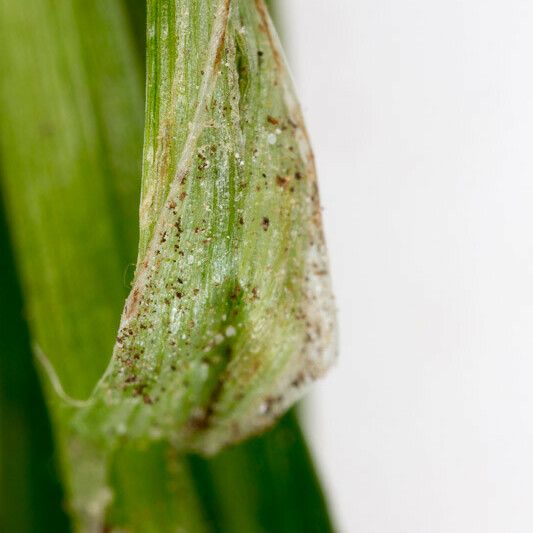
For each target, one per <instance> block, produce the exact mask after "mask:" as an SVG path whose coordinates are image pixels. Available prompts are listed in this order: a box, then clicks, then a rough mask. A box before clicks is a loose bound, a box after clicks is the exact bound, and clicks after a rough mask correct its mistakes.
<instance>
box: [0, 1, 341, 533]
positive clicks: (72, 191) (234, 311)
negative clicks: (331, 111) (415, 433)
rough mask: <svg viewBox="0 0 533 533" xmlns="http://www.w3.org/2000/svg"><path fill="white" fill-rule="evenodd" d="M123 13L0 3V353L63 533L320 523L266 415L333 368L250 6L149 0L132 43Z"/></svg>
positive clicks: (298, 157) (324, 283) (313, 265)
mask: <svg viewBox="0 0 533 533" xmlns="http://www.w3.org/2000/svg"><path fill="white" fill-rule="evenodd" d="M143 8H144V5H141V4H139V3H134V2H131V1H130V2H123V1H121V0H105V1H104V0H93V1H91V2H82V1H81V0H74V1H70V0H69V1H67V0H61V1H59V2H50V1H49V0H32V1H31V2H30V1H29V0H21V1H20V2H11V1H10V0H0V36H1V37H0V39H1V43H2V47H1V49H2V52H1V54H0V61H1V63H0V65H1V71H0V163H1V167H0V168H1V177H2V181H1V183H2V195H3V198H4V202H5V206H6V218H7V222H8V226H9V230H10V235H11V242H12V243H13V248H14V252H15V253H14V255H15V259H16V265H17V274H14V273H13V275H12V276H11V278H6V279H11V280H12V283H13V284H14V283H16V279H17V277H18V279H20V281H21V285H22V293H23V295H24V312H25V315H26V316H27V319H28V326H29V334H26V333H22V334H20V335H18V336H16V337H15V339H16V340H14V341H13V343H11V344H10V343H8V342H4V343H3V344H2V345H1V346H2V349H3V350H5V352H4V353H2V357H3V358H8V357H10V356H11V354H10V353H8V352H10V350H12V346H13V345H15V344H16V345H17V346H18V347H19V348H18V349H19V350H20V351H21V353H28V352H29V350H30V349H31V351H32V352H33V354H34V358H35V360H36V361H37V370H38V372H39V375H40V379H41V383H42V386H43V389H44V396H45V398H46V406H47V409H48V412H49V414H50V420H51V426H52V429H53V438H54V441H55V446H56V455H57V457H58V461H57V463H58V468H59V471H60V477H61V479H62V486H63V491H64V496H63V499H64V501H65V508H66V510H67V514H68V515H69V517H70V521H71V527H72V528H73V529H74V530H76V531H83V532H85V531H87V532H93V531H94V532H96V531H98V532H99V531H132V532H133V531H138V532H152V531H153V532H166V531H186V532H197V531H198V532H204V531H205V532H209V531H228V532H255V531H257V532H270V531H272V532H274V531H276V532H278V531H287V532H293V531H294V532H297V531H302V532H303V531H329V530H331V523H330V520H329V517H328V514H327V510H326V506H325V504H324V499H323V495H322V492H321V490H320V487H319V484H318V482H317V479H316V476H315V474H314V471H313V467H312V463H311V461H310V459H309V455H308V452H307V450H306V447H305V444H304V442H303V438H302V435H301V433H300V431H299V429H298V424H297V421H296V419H295V417H294V414H292V413H289V414H288V415H286V416H285V418H284V419H283V420H282V421H281V422H280V423H279V424H278V425H275V424H276V421H277V419H278V418H279V417H280V416H282V415H283V414H284V413H285V411H286V410H287V409H288V408H290V407H291V405H292V404H293V403H294V402H295V401H296V400H297V399H298V398H300V397H301V396H302V394H303V393H304V392H305V391H306V389H307V386H308V385H309V384H310V383H311V382H312V381H313V380H315V379H316V378H318V377H320V376H321V375H322V374H323V373H324V372H325V371H326V370H327V368H328V367H329V365H330V364H331V362H332V360H333V359H334V355H335V317H334V309H333V299H332V296H331V289H330V283H329V275H328V265H327V256H326V249H325V244H324V238H323V233H322V226H321V215H320V205H319V199H318V188H317V182H316V176H315V170H314V162H313V156H312V151H311V148H310V145H309V141H308V138H307V134H306V132H305V127H304V124H303V120H302V116H301V112H300V109H299V106H298V103H297V100H296V98H295V96H294V90H293V87H292V83H291V80H290V77H289V75H288V72H287V67H286V65H285V60H284V58H283V54H282V52H281V49H280V46H279V43H278V40H277V37H276V34H275V31H274V29H273V26H272V23H271V21H270V18H269V15H268V12H267V8H266V6H265V4H264V3H263V1H262V0H257V1H253V0H148V2H147V6H146V13H147V17H146V37H145V39H146V40H145V43H146V44H145V45H144V38H143V37H142V32H139V31H138V28H139V21H143V20H144V17H143ZM144 46H146V102H145V104H144V105H143V82H142V77H143V50H144ZM143 138H144V148H142V144H143ZM141 161H142V170H141ZM141 174H142V180H139V176H140V175H141ZM139 203H140V209H139V211H138V205H139ZM5 242H6V248H5V255H6V257H8V256H9V255H10V251H9V248H8V240H7V239H6V241H5ZM6 264H7V263H6ZM7 275H8V272H7V271H6V276H7ZM9 287H11V285H9ZM5 293H6V297H8V296H9V298H11V299H10V300H7V301H6V306H8V305H10V303H12V305H19V307H20V304H17V298H18V296H17V295H16V290H15V291H14V292H13V291H11V292H10V291H9V290H6V291H5ZM11 293H13V294H14V295H13V294H11ZM124 302H125V303H124ZM17 324H18V325H17V327H18V328H19V330H20V331H24V328H25V324H24V322H23V321H22V320H19V322H17ZM117 331H118V333H117ZM5 337H6V339H7V338H8V334H7V332H6V333H5ZM17 343H18V344H17ZM30 346H31V348H30ZM26 361H27V362H28V361H29V357H27V359H26ZM11 364H16V362H15V361H13V362H12V363H11ZM27 364H28V363H27ZM2 368H10V367H9V365H7V364H4V365H3V366H2ZM29 375H30V374H29ZM32 383H33V384H32V385H31V387H36V386H37V385H36V381H35V380H34V381H33V382H32ZM4 396H6V397H7V394H4ZM9 400H10V398H7V400H6V402H5V404H6V405H7V404H9ZM5 411H6V412H7V413H9V411H8V410H7V408H6V409H5ZM23 422H25V423H26V424H27V425H28V426H29V425H31V419H30V418H27V420H25V421H24V420H23ZM272 426H274V427H273V429H270V431H267V433H265V434H263V435H260V434H261V433H262V432H264V431H266V430H268V429H269V428H271V427H272ZM4 427H7V426H6V425H5V424H4ZM11 434H12V435H16V431H11ZM254 435H260V436H257V437H253V436H254ZM249 437H253V438H252V439H251V440H248V441H246V442H242V441H245V440H246V439H247V438H249ZM12 448H15V446H12ZM2 457H4V458H5V457H7V453H4V451H3V450H2ZM4 463H7V461H5V460H4V461H3V464H4ZM8 492H9V491H6V493H8ZM57 492H59V489H56V493H57ZM8 497H9V496H6V497H5V498H3V499H5V500H6V501H7V499H8ZM32 501H35V498H34V499H31V498H29V499H28V502H29V503H28V506H27V510H26V513H27V512H31V509H32V507H33V506H32V504H31V502H32ZM2 503H3V502H2ZM5 514H6V515H9V511H7V512H6V513H5ZM20 514H24V512H21V513H20ZM2 519H4V518H2ZM26 523H27V524H31V523H32V521H31V520H27V521H26ZM57 523H58V524H62V526H61V527H67V525H66V524H67V521H66V520H65V519H64V517H61V516H58V517H57ZM11 524H15V522H14V521H11ZM13 527H15V526H13ZM27 527H28V528H29V527H30V525H28V526H27ZM32 527H33V529H28V530H38V529H39V528H40V529H41V530H42V531H54V530H55V529H53V528H51V529H47V525H46V524H43V523H41V522H40V521H37V522H34V523H33V526H32ZM18 530H19V531H21V530H22V529H18Z"/></svg>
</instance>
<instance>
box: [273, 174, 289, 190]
mask: <svg viewBox="0 0 533 533" xmlns="http://www.w3.org/2000/svg"><path fill="white" fill-rule="evenodd" d="M288 182H289V178H288V177H285V176H276V185H277V186H278V187H281V188H284V187H285V185H287V183H288Z"/></svg>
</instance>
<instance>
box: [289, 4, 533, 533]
mask: <svg viewBox="0 0 533 533" xmlns="http://www.w3.org/2000/svg"><path fill="white" fill-rule="evenodd" d="M280 3H282V4H284V7H285V9H284V11H285V13H284V15H285V17H286V24H285V41H286V42H287V44H288V48H289V56H290V58H291V63H292V67H293V71H294V74H295V78H296V83H297V86H298V89H299V94H300V96H301V101H302V104H303V108H304V113H305V115H306V118H307V123H308V126H309V129H310V133H311V136H312V139H313V144H314V147H315V151H316V157H317V163H318V170H319V179H320V186H321V194H322V201H323V206H324V221H325V225H326V234H327V237H328V241H329V247H330V255H331V263H332V272H333V282H334V287H335V291H336V295H337V301H338V308H339V320H340V338H341V344H340V359H339V363H338V365H337V367H336V368H335V369H334V370H333V371H332V372H331V374H330V376H329V377H328V378H327V379H326V380H325V381H324V382H322V383H321V384H320V385H319V386H318V387H317V388H316V389H315V391H314V393H313V394H312V396H311V402H310V403H311V406H310V409H309V423H308V426H309V432H310V434H311V435H312V437H313V445H314V450H315V454H316V456H317V459H318V462H319V466H320V468H321V470H322V472H323V475H324V478H325V482H326V486H327V489H328V492H329V496H330V499H331V503H332V505H333V508H334V512H335V516H336V520H337V524H338V526H339V529H340V531H342V532H343V533H419V532H420V533H439V532H443V533H477V532H483V533H486V532H489V533H522V532H524V533H530V532H532V531H533V275H532V274H533V2H531V1H526V0H524V1H520V0H505V1H504V0H500V1H494V0H484V1H482V0H463V1H460V0H439V1H437V0H332V1H324V0H281V2H280Z"/></svg>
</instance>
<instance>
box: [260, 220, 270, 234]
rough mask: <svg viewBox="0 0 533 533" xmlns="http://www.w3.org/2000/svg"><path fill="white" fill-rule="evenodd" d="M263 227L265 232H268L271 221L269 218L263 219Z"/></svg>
mask: <svg viewBox="0 0 533 533" xmlns="http://www.w3.org/2000/svg"><path fill="white" fill-rule="evenodd" d="M261 226H263V231H267V230H268V227H269V226H270V219H269V218H268V217H263V220H261Z"/></svg>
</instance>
